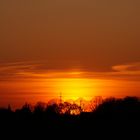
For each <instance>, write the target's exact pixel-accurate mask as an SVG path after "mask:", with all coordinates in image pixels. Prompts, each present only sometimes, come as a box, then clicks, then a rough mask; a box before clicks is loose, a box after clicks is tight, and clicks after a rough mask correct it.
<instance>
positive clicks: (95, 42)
mask: <svg viewBox="0 0 140 140" xmlns="http://www.w3.org/2000/svg"><path fill="white" fill-rule="evenodd" d="M139 15H140V1H139V0H117V1H112V0H106V1H105V0H39V1H38V0H24V1H23V0H22V1H21V0H12V1H11V0H0V102H2V103H1V104H2V105H5V104H8V103H11V104H14V103H15V102H19V103H23V102H25V101H29V102H31V101H33V100H34V101H37V100H42V99H44V98H48V96H50V95H56V94H53V93H54V92H55V93H56V92H58V93H59V92H60V91H59V90H62V89H58V88H57V87H58V86H59V87H60V83H61V86H62V85H65V86H64V87H67V86H68V83H70V81H71V83H73V82H72V81H75V80H76V81H78V80H79V79H83V80H82V81H83V82H81V85H77V84H78V83H79V82H75V85H74V87H73V86H70V87H68V88H67V89H66V88H65V90H62V91H64V92H68V91H70V90H68V89H69V88H75V87H78V88H79V89H83V91H85V92H86V91H88V92H93V91H89V89H91V88H94V95H96V94H97V93H98V94H100V95H102V94H103V95H104V96H107V95H108V94H109V95H110V96H117V95H118V96H121V95H127V94H128V95H137V96H139V93H140V86H139V85H140V39H139V37H140V26H139V25H140V18H139ZM45 80H46V84H43V83H44V81H45ZM50 80H52V81H53V82H50ZM65 80H66V81H65ZM87 80H88V82H87ZM107 80H110V81H107ZM71 83H70V85H71ZM85 83H86V84H85ZM87 83H89V84H88V85H87ZM95 83H96V86H95ZM111 83H114V84H111ZM36 85H37V86H36ZM45 85H47V87H46V86H45ZM48 85H50V86H48ZM82 85H83V86H82ZM93 85H94V86H93ZM122 85H123V86H122ZM38 86H39V87H38ZM52 86H53V88H52ZM81 86H82V88H81ZM54 89H55V90H54ZM85 89H86V90H85ZM87 89H88V90H87ZM95 89H96V90H95ZM100 89H102V90H101V91H99V90H100ZM126 89H128V90H126ZM46 90H48V91H49V92H50V91H52V93H50V94H49V93H47V95H44V93H46ZM77 90H78V89H77ZM74 92H75V91H74ZM74 92H73V94H74ZM39 93H40V94H41V95H40V94H39ZM69 94H70V93H69ZM42 96H43V97H42ZM44 96H45V97H44ZM46 96H47V97H46ZM73 96H74V95H73ZM77 96H78V95H77ZM77 96H76V97H77ZM79 96H80V95H79ZM82 96H85V95H83V94H82ZM88 96H89V95H88ZM90 96H91V93H90ZM76 97H75V98H76ZM20 100H22V101H20Z"/></svg>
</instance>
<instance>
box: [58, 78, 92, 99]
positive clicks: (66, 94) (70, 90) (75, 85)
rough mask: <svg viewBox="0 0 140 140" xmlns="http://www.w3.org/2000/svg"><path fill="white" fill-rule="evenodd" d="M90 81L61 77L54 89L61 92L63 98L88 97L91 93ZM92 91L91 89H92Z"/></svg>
mask: <svg viewBox="0 0 140 140" xmlns="http://www.w3.org/2000/svg"><path fill="white" fill-rule="evenodd" d="M90 86H91V83H90V81H89V80H88V79H84V78H63V79H59V80H58V82H57V83H56V90H58V91H60V92H61V93H62V96H63V98H64V99H65V100H67V99H72V100H76V99H78V98H84V99H89V97H90V96H89V94H91V88H90ZM92 92H93V90H92Z"/></svg>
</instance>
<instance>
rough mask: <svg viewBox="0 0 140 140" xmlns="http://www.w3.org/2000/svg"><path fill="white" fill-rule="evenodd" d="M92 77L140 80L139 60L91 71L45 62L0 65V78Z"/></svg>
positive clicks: (5, 79)
mask: <svg viewBox="0 0 140 140" xmlns="http://www.w3.org/2000/svg"><path fill="white" fill-rule="evenodd" d="M81 77H82V78H93V79H121V80H140V62H137V63H130V64H123V65H115V66H112V70H111V71H108V72H93V71H90V72H89V71H83V70H81V71H80V70H78V71H76V70H59V71H58V70H49V69H47V67H46V64H43V63H40V62H17V63H6V64H3V65H2V64H1V65H0V80H1V81H8V80H12V79H18V80H20V79H21V80H22V79H27V78H31V79H41V78H81Z"/></svg>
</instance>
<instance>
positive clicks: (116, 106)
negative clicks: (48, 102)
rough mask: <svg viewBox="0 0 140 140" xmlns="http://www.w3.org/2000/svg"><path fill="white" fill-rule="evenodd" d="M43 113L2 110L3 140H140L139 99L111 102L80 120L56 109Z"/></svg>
mask: <svg viewBox="0 0 140 140" xmlns="http://www.w3.org/2000/svg"><path fill="white" fill-rule="evenodd" d="M42 109H43V108H41V107H38V108H36V109H35V110H34V111H31V110H30V108H29V106H24V107H23V108H22V109H20V110H17V111H15V112H13V111H11V109H10V108H8V109H1V110H0V139H13V138H14V139H19V140H20V139H25V140H26V139H41V140H42V139H54V138H56V139H76V138H78V139H82V138H84V139H95V138H96V139H99V138H103V139H112V140H113V139H121V138H123V139H127V138H131V139H140V101H139V99H138V98H134V97H129V98H128V97H127V98H125V99H123V100H116V99H110V100H107V101H105V102H104V103H102V104H101V105H99V106H98V107H97V108H96V109H95V110H94V111H93V112H91V113H82V112H81V114H80V115H76V116H74V115H70V114H67V113H66V114H63V115H62V114H60V113H59V112H58V110H56V109H57V106H54V105H53V107H52V106H51V107H48V108H47V109H45V110H42Z"/></svg>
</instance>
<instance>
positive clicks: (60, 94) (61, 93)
mask: <svg viewBox="0 0 140 140" xmlns="http://www.w3.org/2000/svg"><path fill="white" fill-rule="evenodd" d="M59 103H60V104H62V93H61V92H60V101H59Z"/></svg>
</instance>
